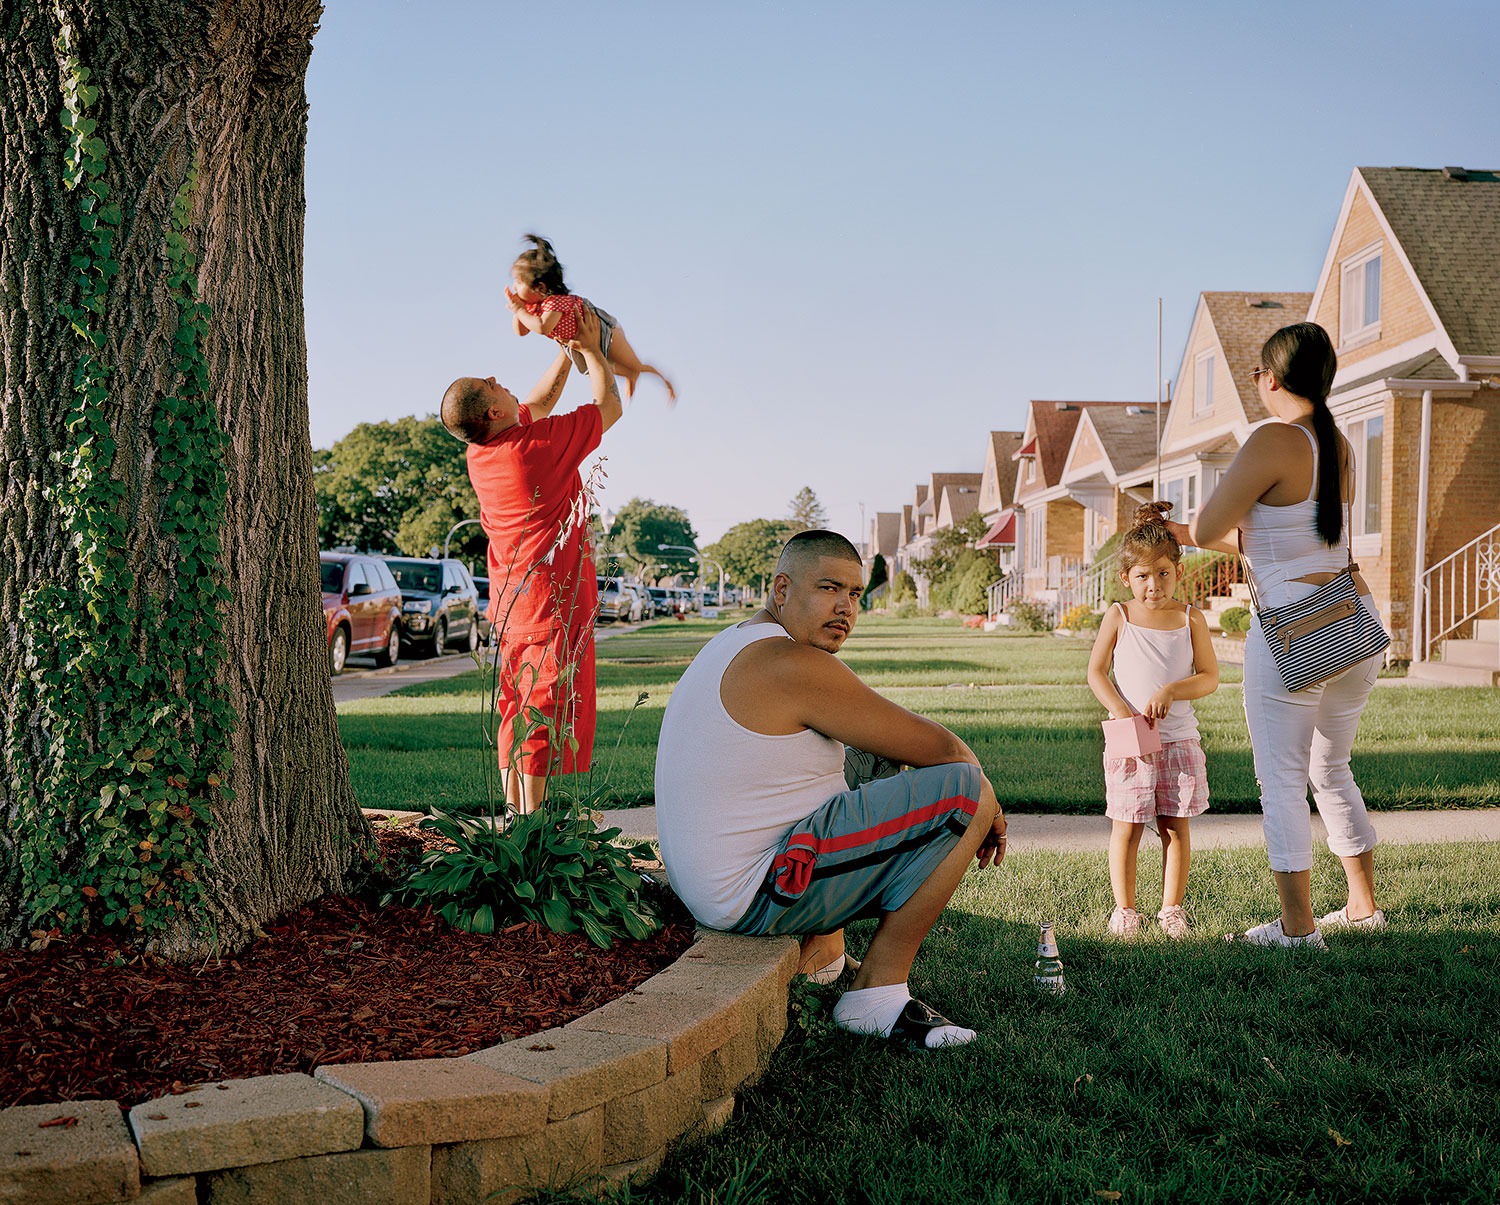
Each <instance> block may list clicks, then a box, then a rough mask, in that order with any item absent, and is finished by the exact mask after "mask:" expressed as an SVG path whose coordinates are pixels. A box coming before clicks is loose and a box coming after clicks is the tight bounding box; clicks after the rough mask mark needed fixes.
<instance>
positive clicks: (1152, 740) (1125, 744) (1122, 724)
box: [1103, 713, 1161, 757]
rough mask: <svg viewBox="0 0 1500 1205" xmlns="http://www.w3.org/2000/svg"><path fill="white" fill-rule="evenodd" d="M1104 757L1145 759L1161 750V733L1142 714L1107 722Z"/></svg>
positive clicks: (1105, 723) (1105, 722)
mask: <svg viewBox="0 0 1500 1205" xmlns="http://www.w3.org/2000/svg"><path fill="white" fill-rule="evenodd" d="M1103 728H1104V756H1106V757H1145V756H1146V755H1147V754H1148V753H1156V752H1158V751H1159V750H1160V749H1161V733H1159V732H1157V730H1156V729H1155V728H1153V727H1152V726H1151V725H1150V724H1149V723H1147V722H1146V717H1145V716H1143V715H1141V714H1140V713H1136V714H1135V715H1132V716H1127V717H1126V718H1125V719H1123V720H1105V721H1104V724H1103Z"/></svg>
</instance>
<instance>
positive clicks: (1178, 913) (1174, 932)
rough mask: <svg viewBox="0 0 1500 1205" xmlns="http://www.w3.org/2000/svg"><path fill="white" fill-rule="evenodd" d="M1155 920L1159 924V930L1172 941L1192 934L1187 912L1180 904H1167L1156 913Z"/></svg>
mask: <svg viewBox="0 0 1500 1205" xmlns="http://www.w3.org/2000/svg"><path fill="white" fill-rule="evenodd" d="M1156 920H1157V923H1158V924H1160V925H1161V931H1162V932H1163V933H1165V934H1166V935H1167V936H1168V937H1170V938H1172V939H1173V940H1174V941H1180V940H1181V939H1182V938H1184V937H1188V936H1191V934H1192V927H1191V926H1190V925H1189V924H1188V918H1187V913H1186V912H1185V911H1183V907H1182V905H1181V904H1168V905H1167V906H1166V907H1165V908H1163V909H1162V910H1161V911H1160V912H1158V913H1157V914H1156Z"/></svg>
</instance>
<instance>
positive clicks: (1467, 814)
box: [603, 802, 1500, 854]
mask: <svg viewBox="0 0 1500 1205" xmlns="http://www.w3.org/2000/svg"><path fill="white" fill-rule="evenodd" d="M1103 810H1104V808H1103V803H1102V802H1101V803H1100V814H1099V815H1097V816H1039V815H1033V814H1028V813H1026V812H1013V813H1007V819H1008V821H1009V826H1008V828H1007V829H1006V835H1007V837H1008V838H1009V840H1008V841H1007V842H1006V852H1007V853H1012V854H1023V853H1027V852H1029V851H1031V850H1036V849H1056V850H1099V851H1102V850H1108V849H1109V830H1110V822H1109V820H1108V819H1107V818H1106V817H1105V816H1104V815H1103ZM603 816H604V823H605V824H606V825H608V826H610V827H616V826H617V827H619V829H620V830H621V835H622V836H624V837H626V838H628V839H630V840H632V841H651V840H655V838H656V809H655V808H654V807H639V808H621V809H619V810H616V811H608V812H604V813H603ZM1371 819H1372V820H1373V821H1374V822H1375V832H1376V833H1377V834H1378V835H1379V837H1380V841H1381V844H1383V845H1385V844H1389V845H1411V844H1416V843H1428V842H1435V843H1442V844H1447V843H1452V842H1458V841H1500V808H1482V809H1458V810H1454V809H1449V810H1445V811H1433V812H1375V813H1373V814H1372V816H1371ZM1148 834H1149V835H1148V836H1147V837H1145V838H1143V839H1144V840H1147V841H1155V840H1159V838H1157V836H1156V830H1155V828H1150V827H1149V826H1148ZM1192 837H1193V849H1194V850H1204V849H1225V848H1229V847H1231V846H1241V845H1260V844H1261V843H1262V837H1261V831H1260V816H1259V815H1251V816H1231V815H1215V814H1214V813H1213V812H1212V811H1209V812H1205V813H1204V814H1203V815H1202V816H1195V817H1194V818H1193V833H1192ZM1327 837H1328V832H1327V830H1326V829H1325V828H1324V827H1323V822H1322V820H1320V819H1319V818H1318V817H1317V816H1316V815H1315V816H1314V817H1313V840H1314V841H1325V840H1326V839H1327Z"/></svg>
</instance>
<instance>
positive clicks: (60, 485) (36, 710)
mask: <svg viewBox="0 0 1500 1205" xmlns="http://www.w3.org/2000/svg"><path fill="white" fill-rule="evenodd" d="M320 12H321V8H320V6H319V5H318V4H316V3H307V2H305V0H283V2H281V3H272V2H270V0H120V2H116V3H110V4H107V5H106V4H100V3H97V2H89V0H73V2H63V0H58V2H56V3H37V2H34V0H19V2H16V3H12V4H9V5H7V6H6V7H5V8H3V9H0V52H3V53H0V58H3V65H0V134H3V139H0V169H3V187H4V191H3V195H0V290H3V294H4V303H5V304H4V313H5V320H4V325H3V326H0V352H3V356H0V397H3V410H0V624H3V625H4V626H5V628H6V632H5V635H6V637H7V639H5V640H0V725H3V728H4V732H5V739H4V749H3V756H4V773H3V775H0V820H3V821H4V823H3V826H0V937H3V938H4V939H6V940H8V941H16V940H26V939H27V938H28V936H30V937H31V938H32V939H34V940H36V941H38V942H45V941H47V940H49V939H50V937H51V936H52V935H53V934H54V933H57V932H61V931H68V930H77V929H81V928H86V927H89V926H91V925H96V924H104V925H111V926H122V927H125V928H126V929H128V930H130V931H133V932H137V933H139V934H141V935H143V936H144V937H146V938H147V939H149V941H150V943H151V944H152V946H153V948H155V949H157V950H159V951H160V952H163V953H167V954H175V955H178V956H184V957H187V956H199V955H200V954H202V953H205V952H209V951H212V950H214V949H232V948H234V947H235V946H237V945H239V944H240V943H242V942H243V941H244V940H246V939H248V938H249V937H250V936H252V935H253V934H254V932H255V931H256V929H257V928H258V927H259V925H260V924H261V922H263V921H265V920H267V919H269V918H271V917H273V916H275V915H278V914H279V913H281V912H283V911H285V910H286V909H287V908H290V907H293V906H295V905H297V904H300V903H302V902H304V901H306V900H307V899H310V898H313V897H315V896H316V895H319V894H323V893H324V892H326V891H329V890H338V889H341V888H342V887H343V886H345V885H346V884H347V882H348V880H349V876H350V874H351V873H353V872H355V871H356V870H357V868H358V866H359V862H360V850H361V847H362V845H363V844H364V843H365V842H367V841H368V835H369V834H368V827H367V826H366V825H365V824H364V822H363V820H362V818H361V816H360V814H359V811H358V807H357V804H356V803H355V800H354V799H353V796H352V793H351V791H350V789H349V785H348V777H347V765H346V763H345V760H344V757H343V752H342V749H341V748H340V746H339V744H338V738H337V731H336V727H335V723H334V718H333V709H332V698H331V692H330V689H329V686H328V682H327V676H326V672H325V670H324V657H323V652H322V648H321V645H322V642H323V639H324V632H323V627H322V624H321V610H320V607H319V604H318V601H317V600H318V589H317V584H316V583H317V568H316V566H317V557H316V551H317V548H316V539H315V535H314V527H313V511H312V461H311V446H310V443H309V440H308V435H307V393H306V388H307V382H306V349H305V343H304V340H303V332H302V323H301V316H302V310H301V267H302V265H301V228H302V212H303V204H304V203H303V194H302V186H301V177H302V155H303V147H304V143H305V137H306V101H305V95H304V92H303V79H304V77H305V73H306V67H307V57H308V54H309V52H310V48H311V45H310V42H311V37H312V33H313V31H314V30H315V29H316V23H317V18H318V15H319V13H320ZM251 249H253V250H254V252H255V254H254V256H253V257H251V256H247V255H246V254H245V252H246V251H248V250H251ZM200 253H201V254H200ZM210 303H212V305H213V311H214V312H213V313H212V314H211V312H210ZM273 633H274V634H275V635H276V636H277V637H278V640H277V641H276V642H274V643H273V642H272V641H271V640H270V639H268V637H269V636H270V635H272V634H273Z"/></svg>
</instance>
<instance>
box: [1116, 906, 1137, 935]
mask: <svg viewBox="0 0 1500 1205" xmlns="http://www.w3.org/2000/svg"><path fill="white" fill-rule="evenodd" d="M1109 931H1110V932H1111V933H1113V934H1114V935H1115V936H1116V937H1139V936H1140V935H1141V914H1140V913H1139V912H1137V911H1136V910H1135V909H1134V908H1116V909H1115V910H1114V911H1113V912H1111V913H1110V914H1109Z"/></svg>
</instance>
